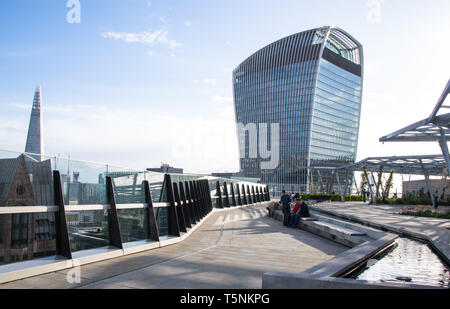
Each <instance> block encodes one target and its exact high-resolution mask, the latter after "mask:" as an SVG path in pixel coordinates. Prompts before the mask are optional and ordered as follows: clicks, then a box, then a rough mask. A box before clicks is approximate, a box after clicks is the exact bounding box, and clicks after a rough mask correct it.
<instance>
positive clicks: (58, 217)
mask: <svg viewBox="0 0 450 309" xmlns="http://www.w3.org/2000/svg"><path fill="white" fill-rule="evenodd" d="M53 193H54V198H55V205H56V206H58V211H57V212H55V233H56V235H55V237H56V254H57V255H61V256H63V257H66V258H68V259H71V258H72V252H71V250H70V241H69V231H68V230H67V220H66V210H65V208H64V196H63V191H62V184H61V175H60V173H59V171H53Z"/></svg>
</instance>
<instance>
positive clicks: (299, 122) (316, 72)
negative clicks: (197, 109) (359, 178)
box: [233, 27, 363, 194]
mask: <svg viewBox="0 0 450 309" xmlns="http://www.w3.org/2000/svg"><path fill="white" fill-rule="evenodd" d="M362 81H363V52H362V46H361V44H360V43H359V42H358V41H356V40H355V39H354V38H352V37H351V36H350V35H349V34H348V33H346V32H345V31H343V30H342V29H339V28H336V27H322V28H317V29H312V30H308V31H304V32H301V33H297V34H294V35H291V36H288V37H286V38H283V39H281V40H279V41H276V42H274V43H272V44H270V45H268V46H266V47H264V48H262V49H260V50H259V51H257V52H256V53H254V54H253V55H252V56H250V57H249V58H247V59H246V60H245V61H244V62H242V63H241V64H240V65H239V66H238V67H237V68H236V69H235V70H234V71H233V91H234V104H235V113H236V122H237V124H238V128H239V129H238V138H239V145H240V146H239V147H240V151H241V158H240V166H241V172H242V173H243V174H244V176H246V177H260V178H261V179H262V181H263V182H264V183H267V184H269V186H270V189H271V190H273V192H274V193H276V194H278V193H279V192H280V191H281V190H282V189H285V190H287V191H295V192H327V191H328V192H329V191H332V190H333V186H334V185H336V184H337V181H336V177H335V175H332V173H331V170H330V169H326V168H325V169H324V168H323V167H332V166H339V165H342V164H345V163H348V162H354V161H355V159H356V152H357V145H358V132H359V122H360V114H361V96H362ZM255 128H256V132H257V133H255V132H253V131H252V129H255ZM278 128H279V130H276V129H278ZM274 135H276V136H274ZM275 147H278V148H279V151H274V150H276V149H274V148H275ZM264 149H267V150H270V151H271V152H272V155H273V154H274V153H276V154H277V155H278V156H277V158H276V160H277V164H276V166H274V167H273V168H270V169H264V168H261V166H262V165H261V164H262V163H264V162H265V161H267V158H268V156H267V151H264ZM264 152H266V153H265V154H264ZM272 159H273V158H272ZM320 167H322V168H320ZM350 177H353V175H341V177H340V181H341V184H343V183H344V182H345V180H348V181H350V180H349V179H350Z"/></svg>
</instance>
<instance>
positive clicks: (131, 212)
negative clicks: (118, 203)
mask: <svg viewBox="0 0 450 309" xmlns="http://www.w3.org/2000/svg"><path fill="white" fill-rule="evenodd" d="M147 211H148V210H147V209H144V208H142V209H118V210H117V216H118V218H119V225H120V233H121V236H122V242H123V243H126V242H131V241H138V240H145V239H147V238H148V237H147V235H148V232H147V231H148V230H147V228H148V216H147Z"/></svg>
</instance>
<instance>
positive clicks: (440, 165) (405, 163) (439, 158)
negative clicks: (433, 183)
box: [337, 155, 447, 176]
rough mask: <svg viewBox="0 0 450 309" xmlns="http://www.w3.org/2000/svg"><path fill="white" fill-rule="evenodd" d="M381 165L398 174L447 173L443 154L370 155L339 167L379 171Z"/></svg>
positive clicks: (385, 169) (437, 174)
mask: <svg viewBox="0 0 450 309" xmlns="http://www.w3.org/2000/svg"><path fill="white" fill-rule="evenodd" d="M380 166H382V167H383V169H384V171H393V172H394V173H398V174H411V175H424V173H426V174H427V175H429V176H444V175H447V165H446V162H445V159H444V156H443V155H418V156H391V157H370V158H366V159H364V160H361V161H359V162H356V163H352V164H347V165H343V166H340V167H338V168H337V169H345V170H349V171H363V170H367V171H370V172H378V171H379V170H380Z"/></svg>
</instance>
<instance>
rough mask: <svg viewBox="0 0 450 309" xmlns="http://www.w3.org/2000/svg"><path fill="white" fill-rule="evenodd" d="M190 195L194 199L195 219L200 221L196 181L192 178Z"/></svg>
mask: <svg viewBox="0 0 450 309" xmlns="http://www.w3.org/2000/svg"><path fill="white" fill-rule="evenodd" d="M189 197H190V199H192V206H193V209H194V218H195V221H196V222H199V221H200V220H201V215H200V206H199V204H198V199H197V192H196V191H195V188H194V182H193V181H192V180H191V181H189Z"/></svg>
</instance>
